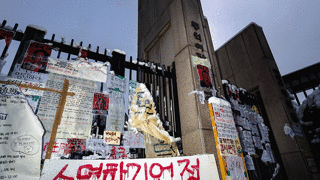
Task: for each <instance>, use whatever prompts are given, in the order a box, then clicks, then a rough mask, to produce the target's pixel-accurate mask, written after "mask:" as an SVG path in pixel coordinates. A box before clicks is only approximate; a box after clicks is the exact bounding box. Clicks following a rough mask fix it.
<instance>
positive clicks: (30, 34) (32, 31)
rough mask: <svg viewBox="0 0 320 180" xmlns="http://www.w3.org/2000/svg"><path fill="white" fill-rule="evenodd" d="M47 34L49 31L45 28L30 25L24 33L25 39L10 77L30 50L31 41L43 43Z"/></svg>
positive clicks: (13, 64) (14, 61)
mask: <svg viewBox="0 0 320 180" xmlns="http://www.w3.org/2000/svg"><path fill="white" fill-rule="evenodd" d="M46 34H47V30H46V29H45V28H42V27H39V26H35V25H28V26H27V27H26V30H25V32H24V35H23V38H22V40H21V43H20V45H19V48H18V50H17V53H16V56H15V57H14V60H13V62H12V64H11V68H10V71H9V74H8V75H9V76H11V73H12V71H13V69H14V67H15V65H16V64H17V63H21V62H22V61H23V58H24V55H25V53H26V52H27V50H28V46H29V42H30V40H35V41H38V42H42V40H43V38H44V36H45V35H46Z"/></svg>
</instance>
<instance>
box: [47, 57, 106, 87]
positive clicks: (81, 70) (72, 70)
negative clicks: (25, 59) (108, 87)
mask: <svg viewBox="0 0 320 180" xmlns="http://www.w3.org/2000/svg"><path fill="white" fill-rule="evenodd" d="M46 70H47V71H48V72H51V73H56V74H63V75H68V76H72V77H78V78H83V79H87V80H92V81H99V82H103V83H105V82H106V80H107V70H108V66H107V65H106V64H102V63H96V62H88V61H80V60H79V61H68V60H64V59H55V58H51V57H49V58H48V65H47V69H46Z"/></svg>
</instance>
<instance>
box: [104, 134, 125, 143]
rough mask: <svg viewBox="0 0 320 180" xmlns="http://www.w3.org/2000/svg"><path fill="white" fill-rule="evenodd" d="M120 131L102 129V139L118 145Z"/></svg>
mask: <svg viewBox="0 0 320 180" xmlns="http://www.w3.org/2000/svg"><path fill="white" fill-rule="evenodd" d="M120 138H121V132H117V131H104V133H103V139H104V143H106V144H113V145H120Z"/></svg>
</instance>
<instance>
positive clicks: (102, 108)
mask: <svg viewBox="0 0 320 180" xmlns="http://www.w3.org/2000/svg"><path fill="white" fill-rule="evenodd" d="M108 109H109V95H107V94H103V93H94V96H93V105H92V113H93V114H103V115H107V114H108Z"/></svg>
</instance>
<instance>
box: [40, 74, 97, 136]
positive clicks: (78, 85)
mask: <svg viewBox="0 0 320 180" xmlns="http://www.w3.org/2000/svg"><path fill="white" fill-rule="evenodd" d="M64 79H68V80H69V82H70V86H69V89H68V92H74V93H75V95H74V96H67V100H66V104H65V107H64V111H63V115H62V119H61V124H60V125H59V127H58V131H57V137H56V138H79V139H86V138H88V137H89V135H90V132H91V125H92V102H93V96H94V93H95V92H96V91H97V84H96V82H94V81H89V80H86V79H81V78H76V77H71V76H66V75H60V74H51V73H50V74H49V76H48V80H47V83H46V87H47V88H50V89H55V90H61V89H62V87H63V82H64ZM59 98H60V94H57V93H54V92H49V91H45V92H43V96H42V98H41V101H40V104H39V109H38V112H37V115H38V117H39V119H40V120H41V121H42V123H43V125H44V127H45V128H46V135H45V136H46V137H50V135H51V130H52V126H53V122H54V118H55V115H56V110H57V106H58V103H59Z"/></svg>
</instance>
